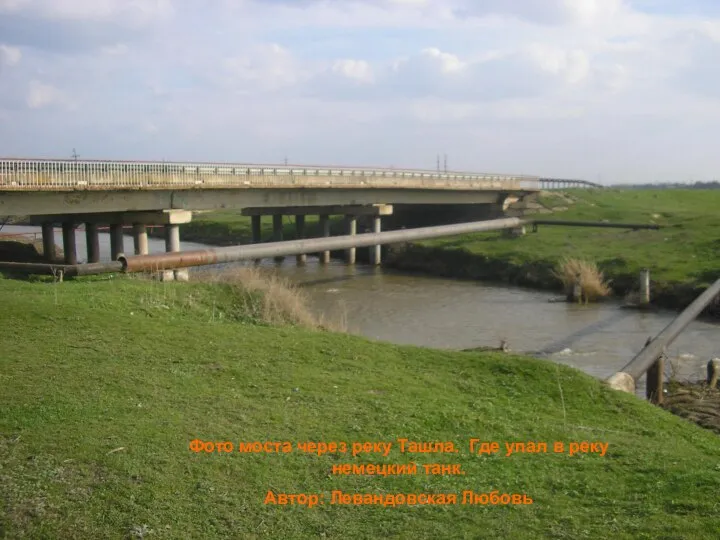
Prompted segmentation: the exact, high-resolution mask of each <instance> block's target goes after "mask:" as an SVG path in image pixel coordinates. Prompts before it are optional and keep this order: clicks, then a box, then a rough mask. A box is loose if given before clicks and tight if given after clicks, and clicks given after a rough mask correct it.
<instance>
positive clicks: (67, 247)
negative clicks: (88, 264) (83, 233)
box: [62, 221, 77, 264]
mask: <svg viewBox="0 0 720 540" xmlns="http://www.w3.org/2000/svg"><path fill="white" fill-rule="evenodd" d="M62 235H63V252H64V253H65V264H77V244H76V242H75V224H74V223H72V222H69V221H65V222H63V224H62Z"/></svg>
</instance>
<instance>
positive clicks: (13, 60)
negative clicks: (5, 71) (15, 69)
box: [0, 44, 22, 66]
mask: <svg viewBox="0 0 720 540" xmlns="http://www.w3.org/2000/svg"><path fill="white" fill-rule="evenodd" d="M21 58H22V52H20V49H18V48H17V47H10V46H8V45H1V44H0V65H5V66H14V65H16V64H18V63H19V62H20V59H21Z"/></svg>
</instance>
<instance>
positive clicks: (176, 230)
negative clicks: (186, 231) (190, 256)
mask: <svg viewBox="0 0 720 540" xmlns="http://www.w3.org/2000/svg"><path fill="white" fill-rule="evenodd" d="M165 251H166V252H167V253H177V252H178V251H180V225H178V224H169V225H165ZM162 279H163V281H172V280H173V279H174V280H176V281H189V280H190V274H189V271H188V269H187V268H178V269H177V270H165V271H164V272H163V275H162Z"/></svg>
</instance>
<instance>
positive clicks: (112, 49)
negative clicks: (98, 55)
mask: <svg viewBox="0 0 720 540" xmlns="http://www.w3.org/2000/svg"><path fill="white" fill-rule="evenodd" d="M101 51H102V52H103V53H105V54H108V55H110V56H117V55H121V54H127V52H128V51H129V48H128V46H127V45H126V44H125V43H116V44H115V45H109V46H107V47H103V48H102V49H101Z"/></svg>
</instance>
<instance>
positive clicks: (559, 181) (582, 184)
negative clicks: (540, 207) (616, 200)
mask: <svg viewBox="0 0 720 540" xmlns="http://www.w3.org/2000/svg"><path fill="white" fill-rule="evenodd" d="M538 184H539V187H540V189H546V190H549V189H572V188H595V189H597V188H602V187H604V186H602V185H601V184H596V183H595V182H588V181H587V180H572V179H564V178H538Z"/></svg>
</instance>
